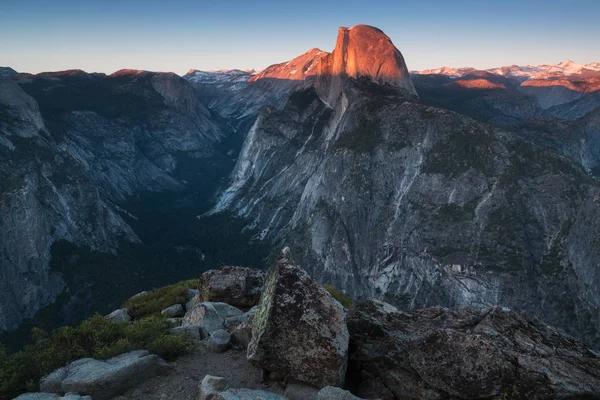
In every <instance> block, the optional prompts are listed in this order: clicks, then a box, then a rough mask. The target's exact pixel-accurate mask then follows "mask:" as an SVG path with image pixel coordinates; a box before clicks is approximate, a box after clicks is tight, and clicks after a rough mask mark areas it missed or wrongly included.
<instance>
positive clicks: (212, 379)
mask: <svg viewBox="0 0 600 400" xmlns="http://www.w3.org/2000/svg"><path fill="white" fill-rule="evenodd" d="M226 388H227V381H226V380H225V378H222V377H220V376H212V375H206V376H205V377H204V378H203V379H202V381H201V382H200V385H199V386H198V391H199V392H200V397H199V399H198V400H214V399H215V397H216V396H217V394H219V392H222V391H224V390H225V389H226Z"/></svg>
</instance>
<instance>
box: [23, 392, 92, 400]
mask: <svg viewBox="0 0 600 400" xmlns="http://www.w3.org/2000/svg"><path fill="white" fill-rule="evenodd" d="M14 400H92V398H91V397H90V396H80V395H78V394H71V393H69V394H67V395H65V396H64V397H63V396H59V395H57V394H54V393H25V394H22V395H20V396H19V397H16V398H15V399H14Z"/></svg>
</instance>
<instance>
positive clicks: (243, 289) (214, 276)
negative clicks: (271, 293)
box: [200, 266, 266, 308]
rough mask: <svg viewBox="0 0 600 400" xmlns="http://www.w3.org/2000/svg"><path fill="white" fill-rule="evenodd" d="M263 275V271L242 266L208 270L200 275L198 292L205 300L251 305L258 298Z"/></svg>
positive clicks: (236, 305)
mask: <svg viewBox="0 0 600 400" xmlns="http://www.w3.org/2000/svg"><path fill="white" fill-rule="evenodd" d="M265 275H266V273H265V272H264V271H261V270H258V269H254V268H244V267H229V266H227V267H222V268H221V269H217V270H210V271H207V272H205V273H204V274H202V276H201V277H200V294H201V296H202V298H203V299H204V300H205V301H214V302H224V303H227V304H230V305H232V306H235V307H242V308H248V307H252V306H255V305H256V304H258V301H259V300H260V294H261V292H262V287H263V284H264V281H265Z"/></svg>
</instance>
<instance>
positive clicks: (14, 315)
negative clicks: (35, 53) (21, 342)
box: [0, 80, 137, 331]
mask: <svg viewBox="0 0 600 400" xmlns="http://www.w3.org/2000/svg"><path fill="white" fill-rule="evenodd" d="M119 236H120V237H122V238H124V239H125V240H129V241H136V240H137V237H136V235H135V234H134V233H133V232H132V230H131V228H130V227H129V226H128V225H127V224H126V223H125V222H124V221H123V220H122V218H121V217H120V216H119V214H118V213H117V212H116V211H115V210H114V208H113V207H111V205H110V204H109V203H108V202H107V201H106V199H105V198H104V197H103V196H102V193H101V191H100V190H99V189H98V187H97V186H95V185H94V184H93V183H92V182H90V180H89V178H88V177H87V176H84V173H83V172H82V171H81V167H80V165H78V164H77V163H76V162H75V161H74V160H73V159H72V158H71V157H69V155H68V154H65V153H62V152H61V151H60V150H59V149H58V147H57V145H56V143H55V142H54V141H53V139H52V137H51V136H50V134H49V132H48V129H47V128H46V126H45V124H44V121H43V118H42V116H41V115H40V112H39V108H38V104H37V103H36V101H35V100H34V99H33V98H31V97H30V96H28V95H27V94H26V93H25V92H23V90H21V88H20V87H19V86H18V85H16V84H15V83H14V82H12V81H8V80H5V81H2V80H0V331H1V330H7V329H14V328H16V327H17V325H18V323H19V321H20V320H21V319H23V318H24V317H30V316H33V315H34V314H35V312H36V311H37V310H38V309H39V308H40V307H43V306H45V305H47V304H49V303H51V302H52V301H53V300H54V299H55V297H56V296H57V295H58V294H59V293H60V292H61V291H62V289H63V287H64V282H63V279H62V278H61V276H60V275H59V274H57V273H54V272H52V271H50V268H49V265H48V264H49V262H50V258H51V256H50V246H51V245H52V243H53V242H54V241H57V240H59V239H67V240H69V241H71V242H73V243H77V244H81V245H86V246H89V247H90V248H92V249H94V250H98V251H110V250H111V249H114V248H116V247H117V238H118V237H119Z"/></svg>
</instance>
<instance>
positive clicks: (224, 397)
mask: <svg viewBox="0 0 600 400" xmlns="http://www.w3.org/2000/svg"><path fill="white" fill-rule="evenodd" d="M214 399H215V400H288V399H287V398H285V397H283V396H281V395H279V394H277V393H271V392H265V391H264V390H251V389H229V390H226V391H224V392H220V393H218V394H217V395H216V396H215V397H214Z"/></svg>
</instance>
